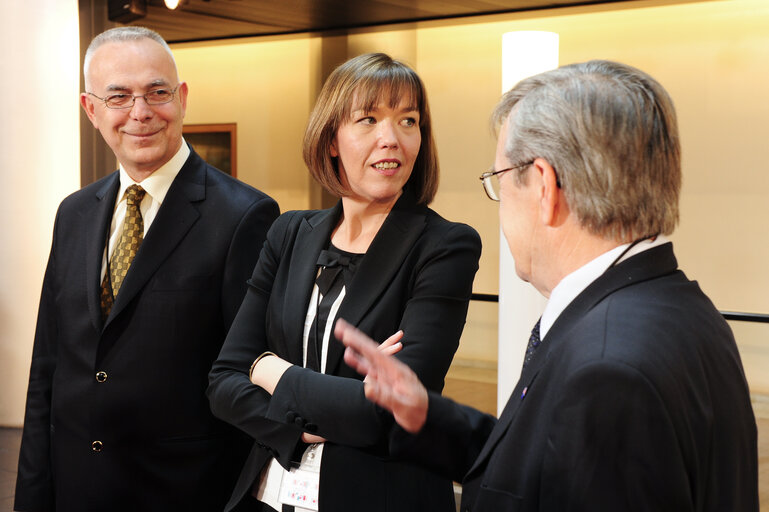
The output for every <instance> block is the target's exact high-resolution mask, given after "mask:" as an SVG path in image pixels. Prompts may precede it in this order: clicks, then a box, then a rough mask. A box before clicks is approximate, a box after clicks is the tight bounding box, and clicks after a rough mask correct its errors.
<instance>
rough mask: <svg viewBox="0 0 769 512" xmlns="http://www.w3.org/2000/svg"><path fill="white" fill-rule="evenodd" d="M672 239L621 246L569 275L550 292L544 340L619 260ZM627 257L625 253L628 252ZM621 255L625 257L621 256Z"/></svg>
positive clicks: (542, 330)
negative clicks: (551, 329) (571, 308)
mask: <svg viewBox="0 0 769 512" xmlns="http://www.w3.org/2000/svg"><path fill="white" fill-rule="evenodd" d="M669 241H670V240H669V239H668V238H667V237H665V236H664V235H658V236H657V237H655V238H654V239H651V238H648V239H646V240H642V241H641V242H639V243H637V244H635V245H634V246H633V247H630V245H631V244H622V245H619V246H617V247H615V248H613V249H611V250H609V251H607V252H605V253H603V254H601V255H600V256H598V257H597V258H595V259H594V260H592V261H590V262H588V263H587V264H585V265H583V266H581V267H580V268H578V269H577V270H575V271H574V272H572V273H571V274H569V275H567V276H566V277H564V278H563V279H561V281H560V282H559V283H558V284H557V285H556V287H555V288H553V291H552V292H551V293H550V299H549V300H548V301H547V305H546V306H545V311H544V312H543V313H542V319H541V321H540V324H539V335H540V338H541V339H544V338H545V335H546V334H547V332H548V331H549V330H550V328H551V327H552V326H553V324H554V323H555V321H556V320H557V319H558V317H559V316H560V314H561V313H562V312H563V310H564V309H566V307H567V306H568V305H569V304H571V302H572V301H573V300H574V299H575V298H576V297H577V295H579V294H580V293H582V292H583V291H584V290H585V288H587V287H588V286H590V284H591V283H592V282H593V281H595V280H596V279H598V277H600V276H601V274H603V273H604V272H606V270H607V269H608V268H609V267H610V266H611V265H612V263H614V260H616V259H617V258H619V260H617V262H616V263H617V264H619V263H620V262H622V261H625V260H626V259H628V258H630V257H631V256H634V255H636V254H638V253H641V252H643V251H647V250H649V249H651V248H652V247H657V246H658V245H662V244H665V243H667V242H669ZM628 247H630V250H628V251H627V252H626V253H625V254H622V253H623V251H625V250H626V249H628ZM620 255H621V257H620Z"/></svg>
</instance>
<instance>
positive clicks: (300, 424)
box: [294, 416, 305, 427]
mask: <svg viewBox="0 0 769 512" xmlns="http://www.w3.org/2000/svg"><path fill="white" fill-rule="evenodd" d="M304 423H305V421H304V418H302V417H301V416H297V417H296V418H294V425H296V426H297V427H303V426H304Z"/></svg>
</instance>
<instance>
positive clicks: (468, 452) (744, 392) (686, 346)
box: [392, 244, 758, 512]
mask: <svg viewBox="0 0 769 512" xmlns="http://www.w3.org/2000/svg"><path fill="white" fill-rule="evenodd" d="M392 448H393V450H394V451H397V452H399V453H401V454H403V455H407V456H408V457H409V458H412V457H415V458H417V459H420V460H422V461H430V462H432V463H433V467H436V468H442V469H444V471H445V473H446V474H448V475H449V476H452V477H454V478H457V479H462V480H463V483H464V486H463V495H462V507H461V510H463V511H474V512H476V511H493V512H501V511H552V512H563V511H588V510H589V511H594V510H596V511H604V510H607V511H615V510H622V511H630V510H638V511H670V512H685V511H713V512H716V511H725V510H729V511H738V510H739V511H740V512H748V511H757V510H758V491H757V482H758V473H757V447H756V423H755V418H754V417H753V412H752V409H751V405H750V397H749V394H748V388H747V384H746V382H745V377H744V375H743V370H742V365H741V363H740V357H739V354H738V352H737V347H736V345H735V342H734V339H733V337H732V333H731V331H730V329H729V327H728V326H727V324H726V322H725V321H724V319H723V318H722V317H721V315H720V314H719V313H718V311H717V310H716V309H715V307H714V306H713V304H712V303H711V302H710V300H709V299H708V298H707V297H706V296H705V295H704V294H703V293H702V291H701V290H700V288H699V286H698V285H697V283H695V282H692V281H689V280H688V279H687V278H686V276H685V275H684V274H683V273H682V272H681V271H679V270H677V263H676V259H675V257H674V255H673V250H672V245H671V244H665V245H662V246H660V247H657V248H653V249H650V250H648V251H645V252H642V253H640V254H638V255H636V256H633V257H631V258H629V259H628V260H626V261H625V262H623V263H621V264H619V265H617V266H616V267H613V268H611V269H609V270H608V271H607V272H606V273H605V274H604V275H603V276H601V277H599V278H598V279H597V280H596V281H595V282H593V283H592V284H591V285H590V286H589V287H588V288H587V289H586V290H585V291H584V292H583V293H582V294H581V295H579V296H578V297H577V298H575V299H574V301H573V302H572V303H571V304H570V305H569V306H568V307H567V308H566V309H565V310H564V311H563V313H562V314H561V315H560V317H559V318H558V319H557V320H556V322H555V324H554V325H553V327H552V328H551V330H550V331H549V332H548V333H547V335H546V336H545V338H544V339H543V341H542V345H541V346H540V347H539V349H538V350H537V351H536V352H535V354H534V357H533V359H532V361H531V362H530V363H529V365H527V366H526V368H525V369H524V371H523V374H522V375H521V379H520V381H519V382H518V385H517V386H516V387H515V389H514V391H513V393H512V395H511V396H510V399H509V400H508V402H507V405H506V406H505V409H504V411H503V413H502V415H501V416H500V419H499V421H497V420H496V419H495V418H494V417H491V416H488V415H483V414H481V413H480V412H478V411H475V410H474V409H472V408H470V407H465V406H459V405H457V404H455V403H453V402H450V401H448V400H446V399H443V398H441V397H437V396H431V397H430V403H429V410H428V420H427V423H426V425H425V427H424V428H423V430H422V431H421V432H420V433H419V435H417V436H410V435H407V434H405V433H404V432H403V431H402V430H399V431H396V432H395V435H394V437H393V446H392Z"/></svg>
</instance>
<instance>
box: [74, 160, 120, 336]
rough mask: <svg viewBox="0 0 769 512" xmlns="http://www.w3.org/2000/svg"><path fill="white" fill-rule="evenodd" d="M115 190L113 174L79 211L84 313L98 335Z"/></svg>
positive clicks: (117, 184)
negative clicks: (82, 233) (82, 228)
mask: <svg viewBox="0 0 769 512" xmlns="http://www.w3.org/2000/svg"><path fill="white" fill-rule="evenodd" d="M119 188H120V175H119V173H117V172H115V173H113V174H112V176H110V177H109V178H107V180H105V182H104V185H103V186H102V187H101V188H100V189H99V190H98V191H97V192H96V195H95V197H94V203H93V204H92V205H91V206H90V207H89V208H88V209H84V210H83V212H82V217H83V219H84V221H83V226H85V227H86V228H85V229H86V247H85V251H86V254H85V261H86V272H85V279H86V282H85V286H86V297H88V313H89V315H90V317H91V323H92V324H93V326H94V329H96V330H97V331H98V332H101V329H102V324H103V321H102V318H101V267H102V263H103V261H104V249H105V247H107V236H108V233H109V225H110V222H111V221H112V214H113V211H114V209H115V200H116V196H117V191H118V189H119Z"/></svg>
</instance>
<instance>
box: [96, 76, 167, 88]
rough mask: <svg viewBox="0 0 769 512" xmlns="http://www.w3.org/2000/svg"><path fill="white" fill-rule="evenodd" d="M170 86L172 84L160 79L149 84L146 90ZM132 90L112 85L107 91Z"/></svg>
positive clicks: (125, 86)
mask: <svg viewBox="0 0 769 512" xmlns="http://www.w3.org/2000/svg"><path fill="white" fill-rule="evenodd" d="M168 85H170V84H169V83H168V82H167V81H166V80H163V79H162V78H158V79H155V80H153V81H151V82H150V83H149V84H147V87H146V88H147V89H151V88H153V87H158V86H161V87H166V86H168ZM130 90H132V89H131V88H130V87H128V86H127V85H122V84H110V85H108V86H107V91H130Z"/></svg>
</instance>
